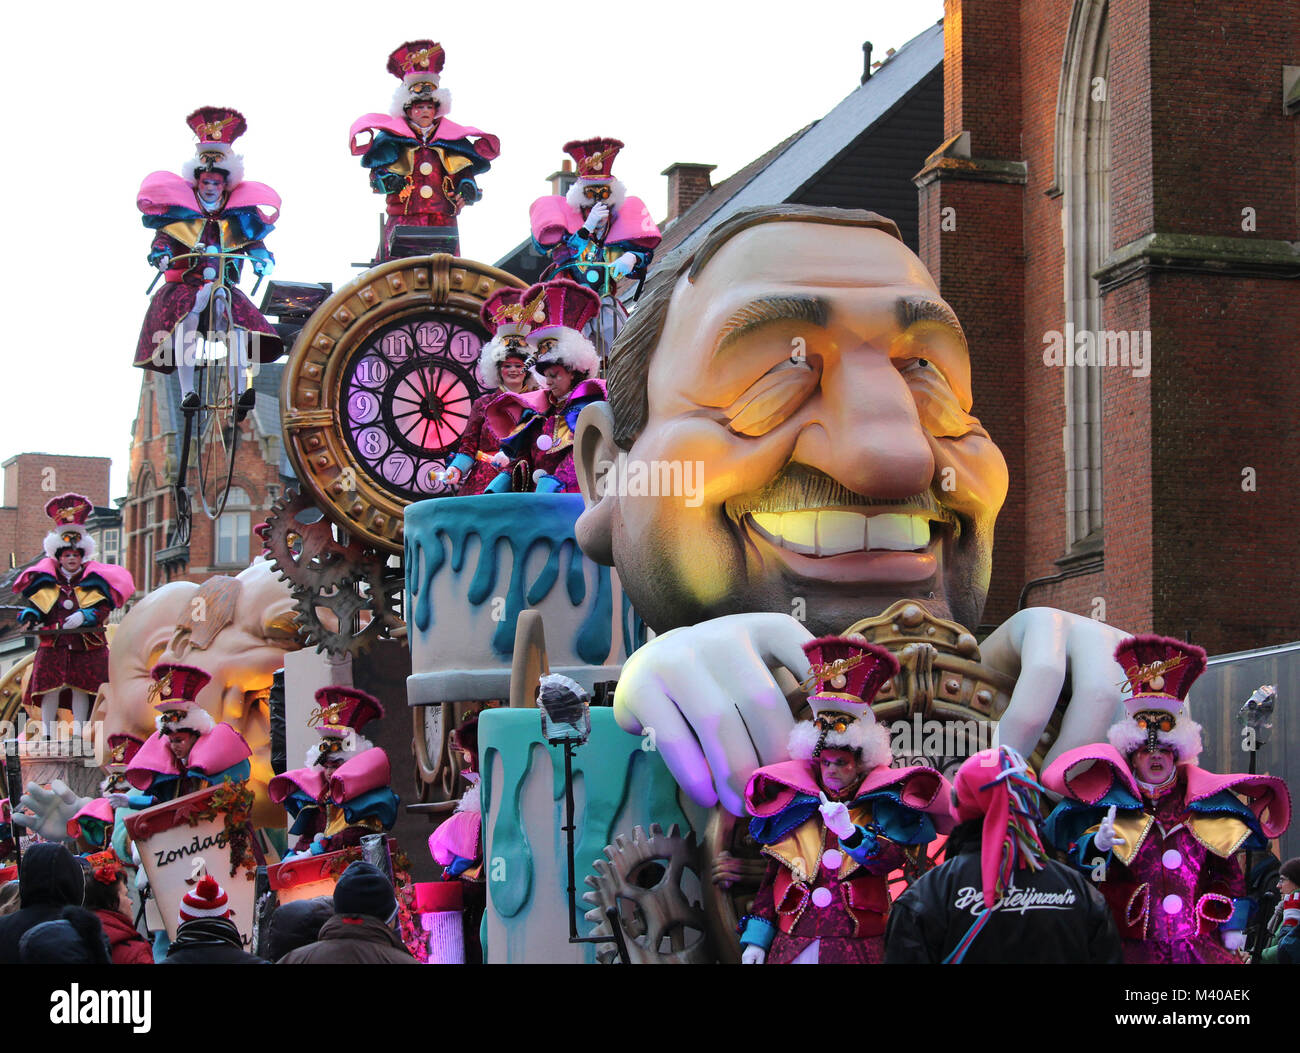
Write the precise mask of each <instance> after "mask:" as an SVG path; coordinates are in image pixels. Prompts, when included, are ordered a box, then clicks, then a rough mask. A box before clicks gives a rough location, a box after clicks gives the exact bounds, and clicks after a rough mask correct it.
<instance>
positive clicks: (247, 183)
mask: <svg viewBox="0 0 1300 1053" xmlns="http://www.w3.org/2000/svg"><path fill="white" fill-rule="evenodd" d="M135 204H136V207H137V208H138V209H139V210H140V211H141V212H143V213H144V214H145V215H147V216H161V215H162V214H163V213H164V212H166V211H167V210H168V209H169V208H188V209H189V210H190V211H192V212H199V213H201V212H203V206H202V205H200V204H199V199H198V198H197V197H196V196H195V194H194V185H193V184H192V183H189V182H187V181H186V180H184V179H182V178H181V177H180V176H178V175H177V174H176V173H175V172H150V173H149V174H148V175H147V176H145V177H144V182H142V183H141V184H140V192H139V193H138V194H136V198H135ZM225 208H226V210H227V211H229V210H230V209H234V208H256V209H257V211H258V214H259V215H260V216H261V217H262V219H263V220H265V221H266V222H267V223H274V222H275V221H276V218H277V217H278V216H279V215H280V195H279V194H277V193H276V192H275V191H274V190H272V189H271V188H270V187H269V186H267V185H266V184H265V183H258V182H255V181H254V180H251V179H245V180H244V181H243V182H242V183H239V184H238V185H236V187H235V189H234V190H232V191H231V192H230V195H229V196H228V197H227V198H226V205H225Z"/></svg>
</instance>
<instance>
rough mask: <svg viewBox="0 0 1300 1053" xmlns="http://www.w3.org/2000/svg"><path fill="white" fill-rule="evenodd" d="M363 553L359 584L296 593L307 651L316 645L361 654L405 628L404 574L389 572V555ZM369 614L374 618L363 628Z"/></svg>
mask: <svg viewBox="0 0 1300 1053" xmlns="http://www.w3.org/2000/svg"><path fill="white" fill-rule="evenodd" d="M362 554H363V559H362V560H361V561H360V565H359V566H358V567H357V568H356V575H355V578H354V579H352V580H345V581H343V582H342V583H341V584H338V585H334V586H331V587H329V588H327V589H312V588H299V587H296V586H295V587H294V589H293V595H294V600H295V608H296V610H297V615H298V624H299V625H300V626H301V627H302V632H303V635H304V636H305V637H306V639H307V644H308V646H311V645H312V644H315V645H316V650H317V651H328V652H329V653H330V654H335V655H338V654H343V653H345V652H347V653H351V654H354V655H356V654H360V653H362V652H363V651H366V650H369V648H370V646H371V644H373V643H374V642H375V641H376V640H378V639H380V638H382V637H387V636H389V635H390V634H391V633H392V632H393V630H395V629H399V628H401V627H402V626H403V625H404V624H405V623H404V622H403V621H402V615H401V611H400V606H401V596H402V586H403V584H404V581H403V578H402V574H401V572H400V571H398V570H395V569H392V568H389V566H388V559H387V556H386V555H385V554H384V553H380V552H375V551H374V550H372V549H368V548H364V547H363V548H362ZM322 611H327V612H329V613H330V614H331V615H332V618H331V620H332V621H333V622H334V626H335V627H334V628H330V627H329V626H328V625H326V624H325V622H324V621H323V620H322V617H321V612H322ZM366 611H368V612H369V613H370V618H369V620H367V621H366V622H365V624H362V623H361V622H362V619H361V615H362V613H363V612H366Z"/></svg>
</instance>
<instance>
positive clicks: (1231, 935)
mask: <svg viewBox="0 0 1300 1053" xmlns="http://www.w3.org/2000/svg"><path fill="white" fill-rule="evenodd" d="M1222 935H1223V946H1224V947H1225V948H1226V949H1227V950H1230V951H1239V950H1241V949H1242V948H1243V947H1245V946H1246V934H1245V933H1244V932H1242V931H1241V930H1240V929H1229V930H1227V931H1226V932H1224V933H1223V934H1222Z"/></svg>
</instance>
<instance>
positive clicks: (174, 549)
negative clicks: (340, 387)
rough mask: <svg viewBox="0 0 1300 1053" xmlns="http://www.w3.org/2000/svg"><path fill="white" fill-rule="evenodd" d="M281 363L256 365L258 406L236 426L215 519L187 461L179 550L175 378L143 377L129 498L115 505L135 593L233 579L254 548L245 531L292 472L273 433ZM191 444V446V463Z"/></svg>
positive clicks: (180, 421)
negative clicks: (187, 504)
mask: <svg viewBox="0 0 1300 1053" xmlns="http://www.w3.org/2000/svg"><path fill="white" fill-rule="evenodd" d="M282 370H283V365H282V363H279V362H276V363H268V364H263V365H262V366H260V367H259V372H258V375H257V376H256V378H255V379H254V384H253V386H254V388H255V389H256V391H257V405H256V407H255V409H254V410H253V412H252V413H250V414H249V415H248V417H247V418H246V419H245V420H244V422H243V423H242V424H241V425H240V428H241V432H240V439H239V444H238V446H237V447H236V455H235V471H234V477H233V479H232V481H231V491H230V496H229V498H228V500H227V504H226V508H225V510H224V511H223V512H222V514H221V515H220V517H218V519H217V520H215V521H213V520H210V519H209V518H208V517H207V515H206V514H205V513H204V511H203V506H202V503H201V502H200V501H199V498H198V494H197V489H196V488H197V475H196V469H195V466H194V464H193V462H192V463H191V465H190V469H189V472H188V476H187V482H188V484H189V489H190V492H191V493H192V494H193V495H194V496H193V505H194V508H193V514H192V517H191V530H190V538H189V542H188V543H187V544H183V545H182V544H178V543H177V538H176V534H175V528H176V518H175V516H176V513H175V497H174V494H173V485H174V482H175V479H176V472H177V469H178V468H179V461H180V451H181V440H182V437H183V433H184V426H185V425H184V416H183V415H182V413H181V409H180V399H181V394H180V384H179V382H178V381H177V379H176V376H175V374H170V375H166V376H164V375H162V374H159V373H150V372H145V373H143V374H142V380H141V383H140V401H139V405H138V408H137V410H136V418H135V422H134V424H133V426H132V430H131V437H132V438H131V461H130V467H129V469H128V496H127V498H126V501H125V503H124V504H123V506H122V528H123V534H124V539H125V556H124V564H125V566H126V568H127V569H128V570H129V571H130V572H131V574H132V575H133V576H134V578H135V583H136V589H137V595H142V594H143V593H146V592H149V591H151V590H152V589H155V588H157V587H158V586H159V585H163V584H166V583H167V582H169V581H176V580H185V581H196V582H202V581H206V580H207V579H208V578H210V577H213V576H214V575H217V574H238V573H239V572H240V571H241V570H243V569H244V568H245V567H247V566H248V564H249V562H250V561H251V560H252V559H253V557H255V556H256V555H257V554H258V552H259V551H260V550H261V546H260V543H259V541H258V538H257V536H256V535H255V534H253V532H252V528H253V527H254V526H256V525H257V524H258V523H260V522H262V521H264V520H265V519H266V513H267V510H268V509H269V508H270V507H271V504H272V503H273V502H274V501H276V500H277V499H278V498H279V497H281V496H282V495H283V493H284V488H285V486H286V484H287V483H288V482H289V479H290V473H291V469H290V468H289V466H288V464H287V462H286V460H285V453H284V445H283V442H282V440H281V433H280V394H279V392H280V375H281V372H282ZM196 451H197V445H196V444H192V445H191V459H192V458H193V457H194V456H195V453H196Z"/></svg>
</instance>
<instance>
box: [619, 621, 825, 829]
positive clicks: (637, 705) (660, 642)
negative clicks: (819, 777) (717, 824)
mask: <svg viewBox="0 0 1300 1053" xmlns="http://www.w3.org/2000/svg"><path fill="white" fill-rule="evenodd" d="M812 638H813V637H812V634H811V633H810V632H808V630H807V629H805V628H804V627H803V626H802V625H801V624H800V623H799V622H798V621H796V620H795V619H794V618H791V617H790V616H789V615H787V614H732V615H728V616H726V617H724V618H714V619H711V620H710V621H706V622H701V623H700V624H699V625H692V626H686V627H684V628H680V629H674V630H672V631H671V632H667V633H664V635H663V636H658V637H656V638H655V639H653V640H651V641H650V642H649V643H648V644H646V645H645V646H644V647H641V648H639V649H638V650H637V651H636V652H635V653H634V654H633V655H632V657H631V658H629V659H628V661H627V663H626V664H625V665H624V666H623V672H622V674H621V675H620V677H619V681H618V688H617V690H616V691H615V694H614V716H615V717H616V718H617V720H618V722H619V724H620V725H621V726H622V727H623V728H624V729H625V730H627V731H630V732H632V733H633V734H642V733H643V732H644V733H647V734H650V735H652V736H653V739H652V741H653V744H654V748H655V749H657V750H658V751H659V752H660V753H662V754H663V758H664V763H665V764H667V765H668V770H669V771H671V772H672V773H673V776H674V777H675V778H676V779H677V782H678V783H679V784H680V785H681V786H682V788H683V789H684V790H686V792H687V793H689V794H690V795H691V797H692V798H693V799H694V800H695V801H696V802H698V803H699V804H701V805H703V806H705V807H710V806H712V805H714V804H717V803H718V802H719V801H721V803H722V806H723V807H724V808H726V809H727V811H729V812H731V813H732V814H733V815H744V814H745V806H744V792H745V784H746V783H747V782H748V781H749V777H750V775H752V774H753V772H754V769H755V768H758V767H761V766H762V765H764V764H775V763H778V762H780V761H783V760H786V759H787V758H788V756H789V753H788V751H787V746H786V740H787V738H788V737H789V734H790V728H791V727H792V726H793V725H794V718H793V717H792V716H791V715H790V706H789V703H788V702H787V701H786V696H785V693H784V692H783V691H782V690H781V688H780V687H779V686H778V684H777V680H776V677H775V675H774V672H773V671H774V670H776V669H778V668H780V667H785V668H786V669H788V670H789V671H790V672H791V673H792V674H793V675H794V677H795V678H796V679H797V680H800V681H802V680H806V679H807V678H808V676H809V675H810V673H811V669H810V667H809V665H808V660H807V658H805V657H804V653H803V645H804V644H805V643H806V642H808V641H809V640H811V639H812Z"/></svg>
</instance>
